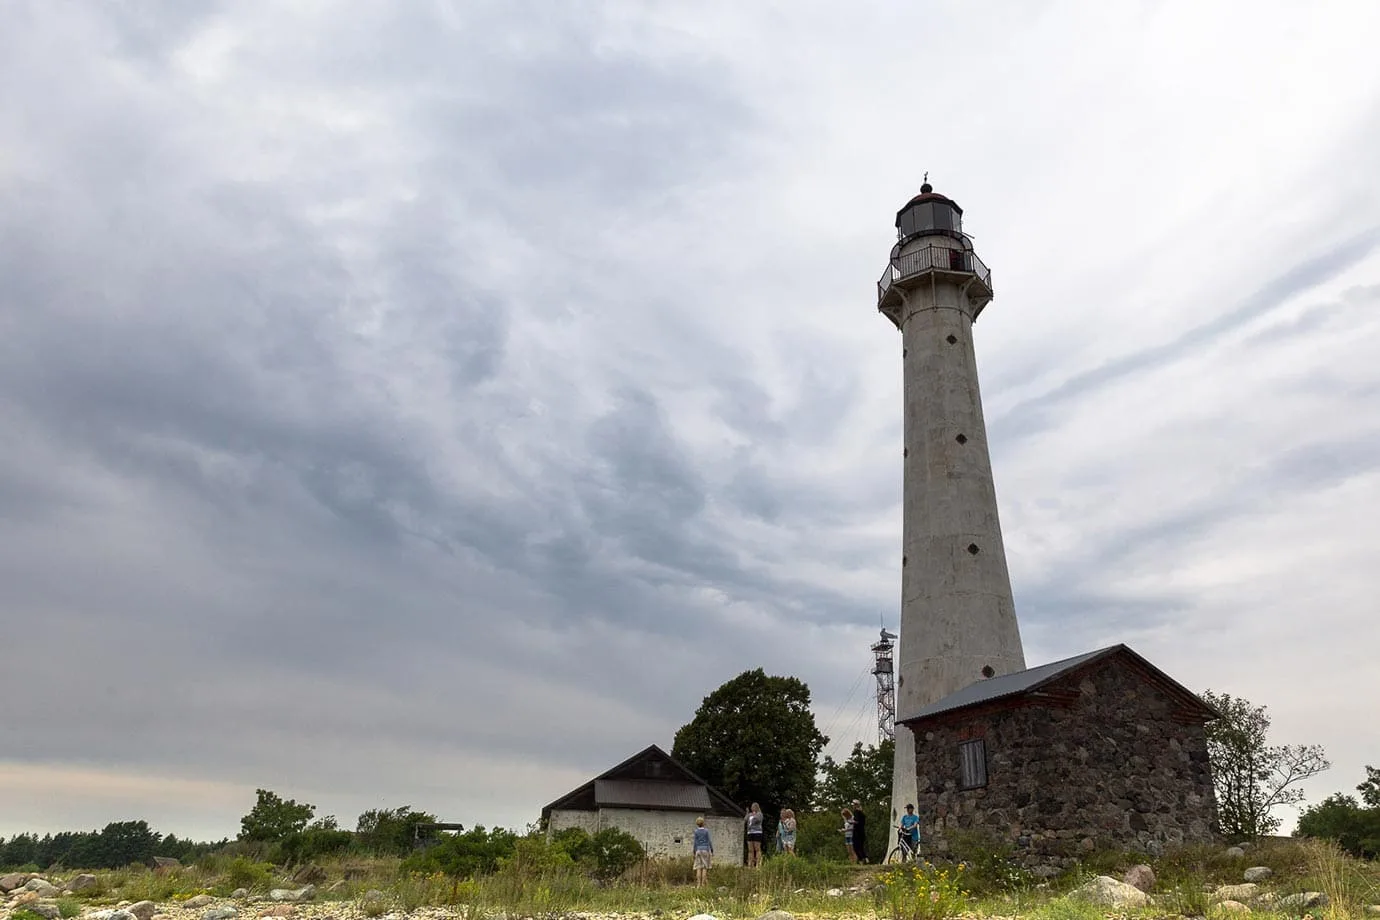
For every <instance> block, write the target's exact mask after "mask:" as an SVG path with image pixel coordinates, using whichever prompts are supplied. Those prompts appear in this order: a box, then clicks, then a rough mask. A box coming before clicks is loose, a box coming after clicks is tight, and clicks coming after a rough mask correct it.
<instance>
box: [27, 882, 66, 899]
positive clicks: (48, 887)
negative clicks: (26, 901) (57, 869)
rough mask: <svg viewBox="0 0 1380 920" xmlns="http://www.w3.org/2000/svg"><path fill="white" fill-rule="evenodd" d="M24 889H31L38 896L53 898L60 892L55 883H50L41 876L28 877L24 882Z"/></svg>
mask: <svg viewBox="0 0 1380 920" xmlns="http://www.w3.org/2000/svg"><path fill="white" fill-rule="evenodd" d="M24 890H25V891H32V892H33V893H34V894H36V895H38V896H39V897H40V898H55V897H57V896H58V895H60V894H62V892H61V891H58V889H57V886H56V885H54V884H52V883H51V882H49V881H47V880H46V879H41V878H31V879H29V880H28V881H27V882H25V883H24Z"/></svg>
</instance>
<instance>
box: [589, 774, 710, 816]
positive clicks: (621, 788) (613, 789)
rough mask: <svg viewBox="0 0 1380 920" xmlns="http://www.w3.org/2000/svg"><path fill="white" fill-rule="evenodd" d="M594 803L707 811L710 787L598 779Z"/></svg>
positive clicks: (650, 781)
mask: <svg viewBox="0 0 1380 920" xmlns="http://www.w3.org/2000/svg"><path fill="white" fill-rule="evenodd" d="M594 802H595V804H596V805H598V806H599V807H601V808H602V807H605V806H613V807H617V808H657V809H660V808H667V809H684V810H686V811H708V810H709V804H710V803H709V789H708V787H706V786H698V785H695V784H693V783H675V782H665V781H661V780H654V779H596V780H595V781H594Z"/></svg>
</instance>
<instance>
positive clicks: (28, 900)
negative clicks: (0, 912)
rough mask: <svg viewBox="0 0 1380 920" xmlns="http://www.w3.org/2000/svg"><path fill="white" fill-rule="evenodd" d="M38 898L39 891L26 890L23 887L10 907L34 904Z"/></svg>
mask: <svg viewBox="0 0 1380 920" xmlns="http://www.w3.org/2000/svg"><path fill="white" fill-rule="evenodd" d="M37 900H38V892H37V891H25V890H24V889H22V888H21V889H19V894H17V895H15V898H14V900H13V901H11V902H10V907H23V906H24V905H26V904H32V903H34V902H35V901H37Z"/></svg>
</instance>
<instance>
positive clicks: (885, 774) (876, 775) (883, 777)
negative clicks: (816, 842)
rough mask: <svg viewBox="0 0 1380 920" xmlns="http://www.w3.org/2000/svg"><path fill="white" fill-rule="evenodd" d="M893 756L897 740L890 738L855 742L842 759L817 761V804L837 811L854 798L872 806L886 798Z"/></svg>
mask: <svg viewBox="0 0 1380 920" xmlns="http://www.w3.org/2000/svg"><path fill="white" fill-rule="evenodd" d="M895 759H896V742H895V741H892V740H891V739H890V738H888V739H887V740H885V741H883V742H882V743H881V744H878V745H876V746H873V745H868V746H866V747H864V746H863V743H862V742H861V741H859V742H857V743H856V744H854V745H853V753H851V754H849V755H848V759H847V760H845V761H843V762H842V763H838V762H836V761H835V760H834V758H832V757H828V756H826V757H825V758H824V760H823V762H822V763H820V765H819V789H818V791H817V792H816V793H815V805H816V807H818V808H823V809H829V810H834V811H836V810H838V809H839V808H842V807H843V806H844V805H847V804H848V803H849V802H852V801H853V800H854V799H856V800H857V801H859V802H864V803H866V804H868V805H874V806H875V805H878V804H881V803H884V802H887V801H888V800H890V798H891V770H892V766H893V763H894V761H895ZM888 810H889V809H888Z"/></svg>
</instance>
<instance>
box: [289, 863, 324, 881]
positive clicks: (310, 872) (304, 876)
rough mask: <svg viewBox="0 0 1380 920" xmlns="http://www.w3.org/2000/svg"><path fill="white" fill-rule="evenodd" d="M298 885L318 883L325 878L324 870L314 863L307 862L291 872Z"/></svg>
mask: <svg viewBox="0 0 1380 920" xmlns="http://www.w3.org/2000/svg"><path fill="white" fill-rule="evenodd" d="M292 880H293V881H294V882H296V883H297V884H298V885H319V884H321V883H322V882H324V881H325V880H326V870H325V869H322V868H321V867H320V866H318V865H316V864H314V863H308V864H307V865H305V866H303V867H302V868H300V869H298V870H297V871H296V872H294V873H293V874H292Z"/></svg>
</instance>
